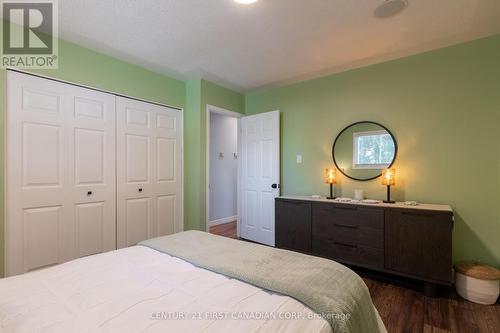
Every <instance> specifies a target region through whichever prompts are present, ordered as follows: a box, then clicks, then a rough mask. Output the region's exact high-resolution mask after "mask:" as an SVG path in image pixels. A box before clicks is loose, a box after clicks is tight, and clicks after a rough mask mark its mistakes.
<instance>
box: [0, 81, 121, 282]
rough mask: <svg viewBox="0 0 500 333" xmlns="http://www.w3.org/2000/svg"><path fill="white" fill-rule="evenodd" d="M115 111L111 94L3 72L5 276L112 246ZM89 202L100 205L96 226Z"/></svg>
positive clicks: (113, 239) (113, 226)
mask: <svg viewBox="0 0 500 333" xmlns="http://www.w3.org/2000/svg"><path fill="white" fill-rule="evenodd" d="M114 113H115V107H114V96H113V95H109V94H104V93H99V92H95V91H92V90H89V89H85V88H80V87H76V86H72V85H69V84H64V83H61V82H56V81H53V80H47V79H43V78H39V77H34V76H31V75H26V74H21V73H15V72H11V71H9V72H8V74H7V112H6V120H7V126H6V132H7V135H6V137H7V142H6V147H7V152H6V176H7V177H6V227H5V229H6V274H7V275H8V276H10V275H15V274H20V273H24V272H27V271H31V270H35V269H39V268H42V267H46V266H50V265H53V264H58V263H62V262H65V261H68V260H71V259H74V258H77V257H79V256H81V255H87V254H88V253H91V252H92V253H93V252H95V253H97V252H101V251H103V250H107V249H114V248H115V247H116V241H115V238H116V237H115V199H114V195H115V194H114V192H115V190H114V187H115V162H114V159H115V155H114V151H115V149H114V145H115V141H114V138H115V130H114V127H115V124H114V121H115V116H114ZM89 191H90V192H92V194H91V195H89V194H88V192H89ZM94 194H95V195H94ZM89 203H100V204H102V209H103V213H102V214H103V215H102V218H101V220H99V221H100V222H99V223H100V224H101V226H99V227H97V224H99V223H96V222H95V221H91V220H93V219H94V217H95V213H93V214H83V211H82V208H81V207H80V205H81V204H89ZM82 207H83V206H82ZM77 208H78V209H77ZM85 216H87V217H85ZM84 220H85V221H90V222H89V223H85V224H79V223H80V222H82V221H84ZM82 223H83V222H82ZM80 231H82V232H84V235H83V236H82V235H80ZM99 233H101V234H102V237H101V239H102V240H103V244H104V245H103V246H100V245H99V246H96V245H95V244H94V243H95V239H94V238H93V237H94V235H97V234H99ZM90 235H91V236H90ZM87 243H88V244H87ZM80 247H81V248H82V249H83V250H80Z"/></svg>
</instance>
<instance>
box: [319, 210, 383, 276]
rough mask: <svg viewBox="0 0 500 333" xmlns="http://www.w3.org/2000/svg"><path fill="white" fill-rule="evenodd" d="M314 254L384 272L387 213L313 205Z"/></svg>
mask: <svg viewBox="0 0 500 333" xmlns="http://www.w3.org/2000/svg"><path fill="white" fill-rule="evenodd" d="M312 252H313V254H316V255H319V256H322V257H327V258H331V259H334V260H339V261H344V262H349V263H352V264H359V265H363V266H370V267H374V268H383V267H384V211H383V210H382V209H372V208H364V207H358V206H348V205H343V206H336V205H335V204H315V205H313V208H312Z"/></svg>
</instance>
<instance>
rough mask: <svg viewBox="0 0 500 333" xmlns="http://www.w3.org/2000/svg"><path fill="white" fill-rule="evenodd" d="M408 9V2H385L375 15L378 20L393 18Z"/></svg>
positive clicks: (401, 0)
mask: <svg viewBox="0 0 500 333" xmlns="http://www.w3.org/2000/svg"><path fill="white" fill-rule="evenodd" d="M406 7H408V0H385V1H384V3H383V4H381V5H380V6H378V7H377V8H375V12H374V13H373V14H374V15H375V17H378V18H388V17H393V16H395V15H397V14H399V13H401V12H402V11H403V10H404V9H405V8H406Z"/></svg>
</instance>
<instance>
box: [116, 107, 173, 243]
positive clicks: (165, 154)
mask: <svg viewBox="0 0 500 333" xmlns="http://www.w3.org/2000/svg"><path fill="white" fill-rule="evenodd" d="M181 116H182V115H181V112H180V111H179V110H174V109H169V108H166V107H162V106H158V105H154V104H149V103H145V102H140V101H136V100H132V99H127V98H122V97H118V98H117V117H118V118H117V130H118V132H117V200H118V202H117V228H118V230H117V235H118V247H125V246H130V245H134V244H136V243H137V242H139V241H142V240H145V239H148V238H152V237H156V236H161V235H167V234H171V233H173V232H178V231H181V230H182V229H183V227H182V221H181V203H182V201H181V200H180V195H181V193H182V190H181V186H182V182H181V175H182V171H181V165H182V164H181V163H182V161H181V145H182V141H181V139H182V127H180V128H179V126H181V124H182V117H181Z"/></svg>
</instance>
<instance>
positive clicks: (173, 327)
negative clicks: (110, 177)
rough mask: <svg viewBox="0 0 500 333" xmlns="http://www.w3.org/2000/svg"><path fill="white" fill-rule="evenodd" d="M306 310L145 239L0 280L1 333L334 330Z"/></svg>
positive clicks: (283, 298)
mask: <svg viewBox="0 0 500 333" xmlns="http://www.w3.org/2000/svg"><path fill="white" fill-rule="evenodd" d="M244 317H247V318H250V319H245V320H241V318H244ZM311 317H315V316H314V313H313V312H312V311H311V310H310V309H309V308H307V307H306V306H304V305H303V304H302V303H300V302H298V301H296V300H294V299H292V298H290V297H287V296H282V295H278V294H274V293H271V292H268V291H265V290H263V289H260V288H257V287H254V286H251V285H249V284H246V283H244V282H241V281H238V280H234V279H229V278H227V277H225V276H222V275H220V274H216V273H213V272H210V271H207V270H204V269H200V268H197V267H195V266H193V265H191V264H190V263H188V262H185V261H183V260H181V259H178V258H173V257H171V256H169V255H166V254H163V253H160V252H157V251H155V250H152V249H149V248H146V247H142V246H135V247H131V248H127V249H122V250H118V251H113V252H109V253H104V254H99V255H95V256H90V257H86V258H82V259H78V260H74V261H72V262H69V263H66V264H62V265H59V266H55V267H52V268H47V269H44V270H41V271H37V272H32V273H28V274H24V275H21V276H16V277H11V278H7V279H3V280H0V333H10V332H64V333H69V332H120V333H122V332H162V333H164V332H174V333H175V332H181V333H191V332H193V333H194V332H218V333H219V332H220V333H221V332H228V333H238V332H242V333H245V332H273V333H274V332H297V333H305V332H311V333H316V332H322V333H324V332H331V328H330V326H329V324H328V323H327V322H326V321H325V320H323V319H321V318H316V317H315V318H313V319H311ZM237 319H240V320H237Z"/></svg>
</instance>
